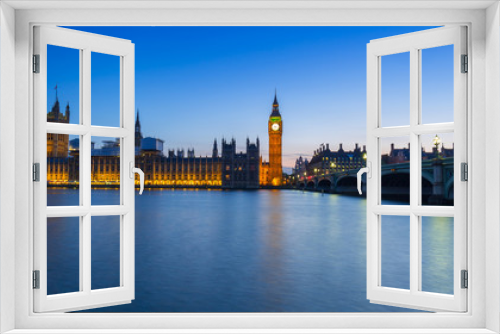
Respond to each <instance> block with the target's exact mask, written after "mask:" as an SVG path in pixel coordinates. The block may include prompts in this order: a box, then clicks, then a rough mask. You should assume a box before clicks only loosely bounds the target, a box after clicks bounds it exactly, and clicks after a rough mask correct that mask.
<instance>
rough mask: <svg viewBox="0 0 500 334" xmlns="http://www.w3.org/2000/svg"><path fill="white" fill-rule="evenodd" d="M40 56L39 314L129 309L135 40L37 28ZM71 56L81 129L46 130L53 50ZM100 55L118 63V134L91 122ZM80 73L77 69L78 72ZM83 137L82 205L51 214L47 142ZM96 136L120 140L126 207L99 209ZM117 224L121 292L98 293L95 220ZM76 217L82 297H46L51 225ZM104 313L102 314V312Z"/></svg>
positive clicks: (36, 265) (37, 104) (36, 221)
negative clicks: (95, 56) (94, 190)
mask: <svg viewBox="0 0 500 334" xmlns="http://www.w3.org/2000/svg"><path fill="white" fill-rule="evenodd" d="M34 42H35V43H34V52H35V54H38V55H39V57H40V58H39V59H40V60H39V62H40V63H39V73H36V74H35V75H33V84H34V87H33V89H34V94H33V95H34V100H33V102H34V108H33V109H34V120H33V124H34V129H33V130H34V132H33V134H34V145H33V152H34V162H35V163H39V166H40V169H39V170H40V177H39V178H40V181H39V182H36V183H34V184H33V200H34V217H33V218H34V220H33V226H34V229H33V231H34V241H33V242H34V248H33V250H34V251H33V254H34V256H33V265H34V267H33V268H34V270H38V271H39V273H40V274H39V275H40V281H39V288H38V289H34V295H35V296H34V310H35V312H51V311H52V312H53V311H63V310H64V311H75V310H84V309H89V308H91V307H90V306H91V305H92V306H93V307H94V308H95V307H100V306H101V307H104V306H111V305H120V304H125V303H130V301H131V300H133V299H134V295H135V277H134V276H135V275H134V274H135V266H134V256H135V252H134V249H135V248H134V242H135V232H134V231H135V227H134V221H135V191H134V180H133V178H132V177H131V175H134V174H133V173H132V168H133V167H134V116H135V114H134V109H135V98H134V94H135V93H134V87H135V79H134V69H135V62H134V44H133V43H131V42H130V41H129V40H124V39H119V38H112V37H104V36H101V35H96V34H91V33H86V32H80V31H76V30H71V29H64V28H60V27H56V28H54V27H46V26H36V27H34ZM48 45H56V46H59V47H64V48H66V49H67V48H71V49H72V50H74V51H77V52H78V53H79V59H80V61H79V67H80V75H79V86H80V103H79V110H80V117H79V122H78V124H61V123H52V122H47V117H46V115H45V114H46V109H47V56H48V52H47V46H48ZM93 52H100V53H103V54H108V55H113V56H115V57H118V58H119V63H120V70H119V73H118V74H119V82H120V87H119V90H120V104H119V115H117V116H118V120H119V126H118V127H108V126H96V125H92V121H91V116H92V112H91V105H92V103H91V99H92V97H91V90H92V89H91V82H92V73H91V61H92V60H91V59H92V53H93ZM75 65H76V64H75ZM48 133H56V134H67V135H78V136H79V138H80V143H81V146H80V154H79V159H80V166H81V168H80V187H79V205H76V206H49V207H48V206H47V172H46V170H47V134H48ZM92 136H101V137H102V136H105V137H108V138H115V137H116V138H119V140H120V155H119V159H120V171H121V172H120V203H119V204H118V205H92V203H91V201H92V198H91V197H92V196H91V182H90V180H91V174H92V173H91V170H90V169H91V141H92ZM93 216H115V217H117V218H119V222H120V223H119V224H120V235H119V238H120V241H119V244H120V266H119V268H120V273H119V276H120V285H119V286H118V287H112V288H106V289H97V290H92V284H91V276H92V275H91V266H92V261H91V250H92V233H91V229H92V219H93V218H92V217H93ZM52 217H76V218H78V219H79V239H80V245H79V255H80V268H79V269H80V270H79V283H80V287H79V291H77V292H71V293H62V294H53V295H47V242H48V240H47V223H48V222H47V219H48V218H52ZM99 305H100V306H99Z"/></svg>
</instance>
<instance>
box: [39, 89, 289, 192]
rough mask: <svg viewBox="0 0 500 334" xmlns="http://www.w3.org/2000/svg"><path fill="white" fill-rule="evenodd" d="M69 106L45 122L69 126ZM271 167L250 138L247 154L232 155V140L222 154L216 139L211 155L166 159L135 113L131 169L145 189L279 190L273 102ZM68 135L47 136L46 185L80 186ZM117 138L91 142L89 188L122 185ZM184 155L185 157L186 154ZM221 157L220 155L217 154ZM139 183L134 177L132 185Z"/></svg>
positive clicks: (175, 153)
mask: <svg viewBox="0 0 500 334" xmlns="http://www.w3.org/2000/svg"><path fill="white" fill-rule="evenodd" d="M69 115H70V110H69V104H68V106H67V107H66V113H65V114H62V113H60V112H59V101H58V100H57V95H56V102H55V103H54V106H53V107H52V110H51V111H50V112H49V113H48V114H47V120H48V121H52V122H60V123H69ZM268 130H269V148H270V156H269V159H270V161H269V162H263V161H262V157H261V155H260V142H259V139H258V138H257V140H256V142H255V143H251V142H250V140H249V139H247V142H246V151H245V152H238V153H237V152H236V141H235V140H234V139H233V140H231V141H230V142H229V141H226V140H224V139H223V140H222V143H221V152H219V147H218V145H217V140H214V143H213V148H212V155H211V156H206V157H202V156H198V157H197V156H195V151H194V149H193V148H191V149H187V152H186V151H185V150H184V149H177V150H174V149H169V150H168V153H167V155H165V154H164V144H165V142H164V141H163V140H162V139H159V138H153V137H144V136H143V135H142V129H141V122H140V119H139V111H137V117H136V121H135V165H136V166H137V167H139V168H141V169H142V170H143V172H144V174H145V184H146V185H147V186H158V187H163V186H166V187H169V186H193V187H198V186H200V187H204V186H215V187H223V188H245V189H255V188H259V186H261V185H281V184H282V182H283V180H282V175H283V174H282V165H281V151H282V143H281V136H282V121H281V115H280V113H279V105H278V102H277V97H276V95H275V97H274V103H273V111H272V113H271V116H270V117H269V120H268ZM68 139H69V136H68V135H55V134H54V135H52V134H48V135H47V168H48V174H47V180H48V183H49V185H76V184H78V183H79V160H80V159H79V152H80V140H79V139H78V138H75V139H73V140H71V142H69V140H68ZM120 144H121V143H120V139H116V140H112V139H110V140H107V141H103V142H99V143H96V142H92V143H91V157H92V158H91V182H92V185H93V186H99V185H103V186H118V185H119V184H120ZM186 153H187V154H186ZM219 153H220V154H219ZM138 182H139V179H138V176H136V183H138Z"/></svg>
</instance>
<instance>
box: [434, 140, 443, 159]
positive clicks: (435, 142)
mask: <svg viewBox="0 0 500 334" xmlns="http://www.w3.org/2000/svg"><path fill="white" fill-rule="evenodd" d="M432 143H433V144H434V146H436V159H439V149H438V147H439V144H441V138H439V136H438V135H436V136H435V137H434V139H433V140H432Z"/></svg>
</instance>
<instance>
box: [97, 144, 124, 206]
mask: <svg viewBox="0 0 500 334" xmlns="http://www.w3.org/2000/svg"><path fill="white" fill-rule="evenodd" d="M91 149H92V152H91V154H92V159H91V161H92V162H91V170H92V177H91V180H92V199H91V202H92V205H120V138H111V137H95V136H93V137H92V144H91Z"/></svg>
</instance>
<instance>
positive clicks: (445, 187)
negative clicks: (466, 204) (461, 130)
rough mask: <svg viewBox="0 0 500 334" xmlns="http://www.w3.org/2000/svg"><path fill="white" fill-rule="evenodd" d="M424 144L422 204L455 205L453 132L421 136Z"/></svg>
mask: <svg viewBox="0 0 500 334" xmlns="http://www.w3.org/2000/svg"><path fill="white" fill-rule="evenodd" d="M420 142H421V145H422V166H421V169H422V205H448V206H450V205H451V206H452V205H453V199H454V186H453V185H454V183H453V182H454V174H455V173H454V157H453V156H454V154H453V153H454V142H453V133H438V134H435V135H422V136H420Z"/></svg>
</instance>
